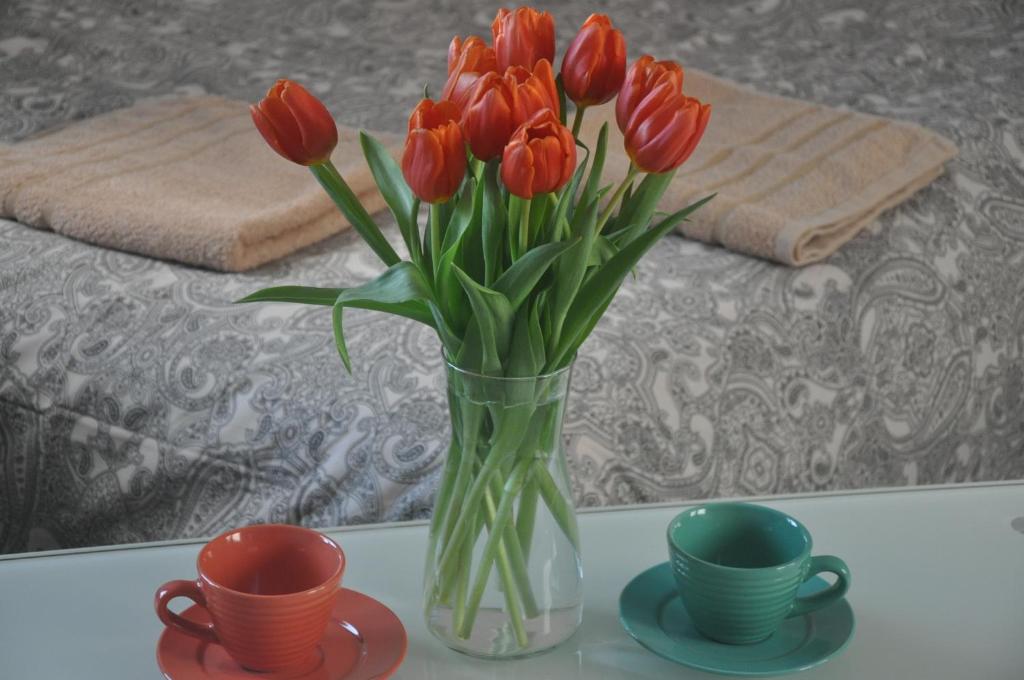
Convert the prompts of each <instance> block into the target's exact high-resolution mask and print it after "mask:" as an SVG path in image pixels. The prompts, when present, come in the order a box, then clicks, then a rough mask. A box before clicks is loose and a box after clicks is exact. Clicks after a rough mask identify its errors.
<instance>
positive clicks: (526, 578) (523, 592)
mask: <svg viewBox="0 0 1024 680" xmlns="http://www.w3.org/2000/svg"><path fill="white" fill-rule="evenodd" d="M527 473H529V470H527ZM500 495H501V483H500V482H499V481H498V480H496V479H493V481H492V482H491V488H490V489H488V490H487V493H486V494H485V495H484V502H485V504H486V506H487V520H488V522H487V527H488V530H490V531H493V528H492V525H493V523H494V512H493V511H492V508H493V506H494V496H500ZM520 502H521V501H520ZM516 529H517V527H515V526H513V523H512V522H510V523H509V524H508V525H507V526H506V527H505V535H504V536H503V537H502V539H501V540H502V547H503V548H504V549H505V550H506V551H507V552H508V564H509V567H510V568H511V570H512V578H513V579H514V580H515V585H516V588H517V590H518V591H519V597H520V598H521V599H522V601H523V609H524V610H525V612H526V618H528V619H532V618H534V617H535V616H537V615H538V614H539V613H540V611H539V610H538V608H537V600H536V599H535V598H534V597H533V587H532V586H531V585H530V575H529V573H527V571H526V559H525V557H524V556H523V548H522V546H521V545H520V543H519V534H518V533H516Z"/></svg>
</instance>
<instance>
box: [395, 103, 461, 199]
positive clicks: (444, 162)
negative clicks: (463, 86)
mask: <svg viewBox="0 0 1024 680" xmlns="http://www.w3.org/2000/svg"><path fill="white" fill-rule="evenodd" d="M458 120H459V109H458V107H456V106H455V104H453V103H452V102H449V101H440V102H437V103H436V104H435V103H434V102H433V101H431V100H429V99H424V100H422V101H420V103H419V104H418V105H417V106H416V109H415V110H414V111H413V112H412V115H411V116H409V136H408V137H407V138H406V140H405V151H404V152H403V154H402V175H403V176H405V181H406V183H407V184H408V185H409V188H410V189H412V192H413V193H414V194H416V196H417V197H419V199H420V200H422V201H426V202H427V203H444V202H445V201H447V200H448V199H449V198H451V197H452V196H453V195H454V194H455V192H456V191H458V189H459V185H460V184H462V178H463V177H464V176H465V174H466V145H465V142H463V139H462V130H460V129H459V123H458Z"/></svg>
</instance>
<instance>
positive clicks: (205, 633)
mask: <svg viewBox="0 0 1024 680" xmlns="http://www.w3.org/2000/svg"><path fill="white" fill-rule="evenodd" d="M176 597H187V598H188V599H190V600H192V601H193V602H195V603H196V604H197V605H199V606H200V607H203V608H204V609H205V608H206V596H204V595H203V591H202V590H201V589H200V588H199V584H198V583H196V582H195V581H182V580H178V581H168V582H167V583H165V584H163V585H162V586H160V588H159V589H158V590H157V591H156V598H154V601H153V604H154V606H155V607H156V615H157V616H158V617H160V620H161V621H163V623H164V625H165V626H169V627H171V628H177V629H178V630H180V631H181V632H182V633H185V634H187V635H191V636H193V637H197V638H199V639H200V640H202V641H203V642H219V640H218V639H217V634H216V633H215V632H214V630H213V624H212V623H209V624H205V625H204V624H202V623H196V622H195V621H189V620H188V619H186V618H183V617H182V616H180V615H178V614H175V613H174V612H172V611H171V610H170V609H168V608H167V603H169V602H170V601H171V600H173V599H174V598H176Z"/></svg>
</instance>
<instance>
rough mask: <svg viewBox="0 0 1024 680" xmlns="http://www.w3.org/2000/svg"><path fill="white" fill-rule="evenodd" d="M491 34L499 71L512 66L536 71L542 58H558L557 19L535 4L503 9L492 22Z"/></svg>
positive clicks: (552, 61)
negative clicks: (556, 42) (556, 55)
mask: <svg viewBox="0 0 1024 680" xmlns="http://www.w3.org/2000/svg"><path fill="white" fill-rule="evenodd" d="M491 36H492V39H493V42H494V54H495V56H496V57H497V59H498V71H500V72H502V73H504V72H505V69H507V68H508V67H509V66H522V67H523V68H526V69H529V70H531V71H532V70H533V67H534V66H535V65H536V64H537V62H538V61H540V60H541V59H547V60H548V62H550V63H554V61H555V20H554V18H553V17H552V16H551V15H550V14H548V13H547V12H538V11H537V10H535V9H533V8H532V7H519V8H517V9H515V10H513V11H511V12H510V11H508V10H507V9H504V8H502V9H499V10H498V15H497V16H496V17H494V23H492V24H491Z"/></svg>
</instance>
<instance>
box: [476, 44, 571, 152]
mask: <svg viewBox="0 0 1024 680" xmlns="http://www.w3.org/2000/svg"><path fill="white" fill-rule="evenodd" d="M542 109H551V110H552V111H554V113H555V116H556V117H557V116H558V109H559V107H558V89H557V87H556V86H555V74H554V72H553V71H552V70H551V63H550V62H548V61H547V60H546V59H541V60H540V61H538V62H537V65H536V66H535V67H534V69H533V72H532V73H531V72H530V71H528V70H527V69H525V68H523V67H521V66H511V67H509V68H508V70H506V71H505V75H503V76H499V75H498V74H497V73H485V74H484V75H483V76H482V77H481V78H480V79H479V80H478V81H477V85H476V87H475V88H474V89H473V93H472V94H471V95H470V96H469V98H468V100H467V104H466V106H465V108H463V110H462V131H463V133H464V134H465V135H466V140H467V141H468V142H469V148H470V149H471V150H472V151H473V155H474V156H476V157H477V158H479V159H480V160H483V161H487V160H490V159H492V158H496V157H498V156H500V155H501V152H502V149H504V148H505V145H506V144H507V143H508V140H509V139H510V138H511V137H512V133H513V132H515V130H516V128H517V127H519V126H520V125H522V124H523V123H525V122H526V121H528V120H530V118H532V117H533V115H534V114H535V113H537V112H538V111H540V110H542Z"/></svg>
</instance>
